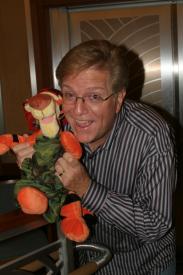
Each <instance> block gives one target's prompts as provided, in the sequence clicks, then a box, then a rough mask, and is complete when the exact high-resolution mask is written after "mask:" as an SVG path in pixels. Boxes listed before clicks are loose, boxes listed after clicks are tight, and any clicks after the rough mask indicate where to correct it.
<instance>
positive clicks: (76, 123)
mask: <svg viewBox="0 0 183 275" xmlns="http://www.w3.org/2000/svg"><path fill="white" fill-rule="evenodd" d="M56 76H57V78H58V81H59V85H60V87H61V94H62V97H63V111H64V114H65V117H66V119H67V121H68V126H67V128H68V129H71V130H72V131H73V132H74V134H75V135H76V137H77V138H78V140H79V141H80V142H81V143H82V144H83V148H84V154H83V158H82V160H81V162H79V161H78V160H76V159H74V158H73V157H72V156H71V155H70V154H69V153H65V154H64V156H63V157H62V158H60V159H59V160H58V161H57V163H56V167H55V168H56V172H57V173H58V175H59V176H60V177H61V180H62V182H63V184H64V186H65V187H66V188H67V189H68V190H71V191H74V192H76V193H77V194H78V195H79V196H80V198H81V200H82V204H83V205H84V206H86V207H87V208H88V209H89V210H91V211H92V212H94V213H95V215H96V216H97V223H96V225H93V228H92V230H91V237H90V239H89V241H91V242H94V243H99V244H103V245H106V246H108V247H109V248H110V249H111V251H112V253H113V258H112V260H111V261H110V263H109V264H108V265H106V266H105V267H103V268H102V269H101V270H99V271H98V272H97V274H105V275H106V274H115V275H123V274H124V275H127V274H128V275H130V274H131V275H141V274H148V275H149V274H154V275H158V274H161V275H165V274H166V275H167V274H171V275H173V274H175V230H174V226H173V222H172V193H173V191H174V189H175V185H176V168H175V165H176V160H175V153H174V144H173V140H172V135H171V131H170V129H169V127H168V125H167V123H166V122H165V121H164V120H163V119H162V118H161V117H160V116H159V115H158V114H157V113H156V112H154V111H153V110H152V109H151V108H149V107H147V106H146V105H143V104H141V103H136V102H132V101H129V100H127V99H125V96H126V87H127V83H128V73H127V67H126V63H125V59H124V54H123V50H122V48H121V47H118V46H115V45H113V44H111V43H110V42H108V41H105V40H93V41H88V42H84V43H82V44H80V45H78V46H76V47H74V48H73V49H71V50H70V51H69V52H68V53H67V54H66V56H65V57H64V58H63V59H62V61H61V63H60V64H59V66H58V68H57V71H56ZM18 146H20V145H18ZM18 146H17V147H16V149H15V152H16V153H17V158H18V161H19V163H20V164H21V162H22V160H23V159H24V157H25V156H28V155H29V156H31V155H32V153H33V151H32V148H30V147H29V146H27V147H28V150H27V149H24V148H22V147H18ZM24 147H25V146H24ZM92 255H93V254H92V252H89V251H87V252H83V251H82V252H81V255H80V260H81V262H85V261H88V259H91V258H92Z"/></svg>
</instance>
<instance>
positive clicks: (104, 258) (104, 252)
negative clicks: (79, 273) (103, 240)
mask: <svg viewBox="0 0 183 275" xmlns="http://www.w3.org/2000/svg"><path fill="white" fill-rule="evenodd" d="M76 249H77V250H79V249H83V250H91V251H95V252H99V253H100V256H98V257H97V258H96V259H94V260H93V262H95V263H96V265H97V269H99V268H101V267H103V266H104V265H106V264H107V263H108V262H109V261H110V260H111V258H112V253H111V251H110V250H109V249H108V248H107V247H105V246H103V245H100V244H88V243H85V244H77V245H76Z"/></svg>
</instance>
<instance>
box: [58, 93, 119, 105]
mask: <svg viewBox="0 0 183 275" xmlns="http://www.w3.org/2000/svg"><path fill="white" fill-rule="evenodd" d="M117 93H119V92H114V93H112V94H110V95H109V96H107V97H105V98H103V97H102V96H100V95H97V96H98V97H99V98H100V99H101V102H98V103H102V102H104V101H106V100H108V99H109V98H110V97H112V96H113V95H115V94H117ZM63 95H64V93H62V92H61V96H63ZM73 97H74V98H75V100H74V102H73V103H72V104H76V103H77V100H78V99H81V100H82V102H83V103H85V100H86V99H85V97H87V96H76V95H73ZM63 100H64V99H63ZM95 103H96V102H95ZM66 104H67V103H66Z"/></svg>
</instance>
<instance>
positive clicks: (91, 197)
mask: <svg viewBox="0 0 183 275" xmlns="http://www.w3.org/2000/svg"><path fill="white" fill-rule="evenodd" d="M107 195H108V190H107V189H106V188H105V187H104V186H103V185H101V184H99V183H96V182H95V181H92V180H91V182H90V186H89V188H88V190H87V192H86V193H85V194H84V195H83V197H82V205H83V206H84V207H86V208H87V209H88V210H90V211H91V212H93V213H96V214H97V213H99V212H100V210H101V209H102V208H103V206H104V204H105V201H106V199H107Z"/></svg>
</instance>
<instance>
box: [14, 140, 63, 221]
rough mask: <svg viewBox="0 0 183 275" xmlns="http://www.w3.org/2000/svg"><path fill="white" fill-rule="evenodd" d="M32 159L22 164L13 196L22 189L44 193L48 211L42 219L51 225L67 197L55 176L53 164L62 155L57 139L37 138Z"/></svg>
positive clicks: (57, 216)
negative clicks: (28, 187) (35, 189)
mask: <svg viewBox="0 0 183 275" xmlns="http://www.w3.org/2000/svg"><path fill="white" fill-rule="evenodd" d="M34 148H35V153H34V155H33V157H32V159H25V160H24V161H23V163H22V177H21V179H20V180H18V181H17V182H16V184H15V189H14V192H15V196H17V194H18V192H19V190H20V189H21V188H22V187H25V186H30V187H35V188H37V189H38V190H40V191H41V192H43V193H45V195H46V196H47V198H48V210H47V211H46V213H45V214H44V215H43V216H44V218H45V219H46V220H47V221H48V222H50V223H53V222H55V221H56V219H58V218H59V214H60V209H61V207H62V205H63V203H64V201H65V198H66V196H67V191H66V189H65V188H64V186H63V185H62V183H61V182H60V179H59V178H58V177H57V176H56V175H55V162H56V160H57V159H58V157H59V156H60V155H61V154H62V153H63V148H62V147H61V145H60V141H59V137H58V136H57V137H55V138H53V139H49V138H47V137H44V136H39V137H38V138H37V141H36V144H35V145H34Z"/></svg>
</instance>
